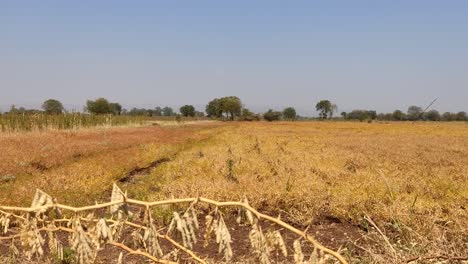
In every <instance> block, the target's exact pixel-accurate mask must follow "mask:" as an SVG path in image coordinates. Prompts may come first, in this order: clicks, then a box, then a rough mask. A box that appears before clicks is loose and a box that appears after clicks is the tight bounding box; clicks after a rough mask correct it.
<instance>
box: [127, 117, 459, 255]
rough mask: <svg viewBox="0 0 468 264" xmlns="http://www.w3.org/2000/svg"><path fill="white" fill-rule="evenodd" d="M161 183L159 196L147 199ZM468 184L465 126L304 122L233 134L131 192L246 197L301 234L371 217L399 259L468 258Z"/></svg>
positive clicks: (250, 127)
mask: <svg viewBox="0 0 468 264" xmlns="http://www.w3.org/2000/svg"><path fill="white" fill-rule="evenodd" d="M155 184H156V185H158V186H159V187H160V189H161V191H160V192H158V193H154V192H149V191H148V186H151V185H155ZM467 186H468V124H466V123H458V124H451V123H416V124H411V123H385V124H384V123H374V124H367V123H348V122H346V123H345V122H307V123H305V122H304V123H300V122H297V123H273V124H271V123H249V124H239V125H238V126H237V127H227V128H225V129H224V130H223V132H222V133H219V134H218V135H217V136H216V137H214V138H211V139H209V142H204V143H203V144H200V145H199V146H194V147H192V148H189V149H187V150H185V151H182V152H180V153H178V155H177V157H176V158H175V159H173V160H172V161H171V162H168V163H165V164H164V165H162V166H160V167H159V168H157V169H156V170H154V171H153V173H152V175H150V176H148V177H145V178H144V179H143V180H142V182H141V183H140V184H137V186H135V187H134V188H133V189H130V190H129V191H130V192H131V193H139V195H140V196H145V195H146V196H147V197H149V199H156V198H162V197H171V196H173V197H187V196H197V195H200V196H205V197H210V198H213V199H220V200H228V199H230V200H232V199H240V198H242V197H243V196H244V195H245V196H247V197H248V198H249V201H251V203H252V205H253V206H255V207H257V208H260V209H262V210H266V211H268V212H274V213H280V214H281V215H282V217H284V218H286V219H288V221H289V222H290V223H293V224H295V225H298V226H304V227H305V226H307V225H309V224H318V223H323V222H327V221H330V220H329V219H336V220H333V221H339V222H342V223H346V222H349V223H352V224H354V225H356V226H359V227H360V228H361V229H363V230H364V231H366V232H371V231H376V230H375V228H374V227H373V226H372V225H370V224H369V223H368V221H366V220H365V218H364V216H365V215H369V216H370V218H371V219H373V220H374V221H375V222H376V223H377V226H380V229H382V230H383V231H382V233H384V234H386V236H388V237H389V238H390V241H391V243H392V244H393V247H394V248H396V249H395V250H396V251H397V253H398V259H399V260H398V261H401V259H403V256H413V255H414V254H419V255H420V254H431V253H440V252H445V254H449V255H452V256H457V255H458V256H459V255H466V252H467V251H468V248H467V244H466V241H467V239H468V230H467V227H468V214H467V211H466V210H467V206H466V205H467V204H468V188H467ZM376 234H377V232H376ZM377 235H378V237H380V238H378V239H379V243H381V244H382V247H383V248H384V253H382V252H379V253H375V255H379V254H384V255H386V256H388V257H390V259H392V260H395V257H394V254H393V253H392V252H391V251H392V250H389V251H388V252H386V251H387V248H388V247H387V246H386V243H385V239H383V238H382V237H381V236H380V235H379V234H377ZM381 238H382V239H381ZM380 239H381V241H380ZM463 241H465V242H463ZM424 244H425V245H428V246H425V247H422V246H421V245H424ZM367 253H368V252H367ZM373 254H374V253H373ZM375 259H377V258H375ZM385 261H388V259H385ZM398 261H396V260H395V262H398Z"/></svg>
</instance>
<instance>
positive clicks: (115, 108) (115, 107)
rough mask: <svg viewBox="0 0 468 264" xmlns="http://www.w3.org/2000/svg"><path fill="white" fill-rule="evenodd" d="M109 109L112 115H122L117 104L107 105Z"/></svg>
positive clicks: (120, 107) (120, 108)
mask: <svg viewBox="0 0 468 264" xmlns="http://www.w3.org/2000/svg"><path fill="white" fill-rule="evenodd" d="M109 107H110V109H111V112H112V114H114V115H121V114H122V106H121V105H120V104H119V103H109Z"/></svg>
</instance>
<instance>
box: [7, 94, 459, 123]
mask: <svg viewBox="0 0 468 264" xmlns="http://www.w3.org/2000/svg"><path fill="white" fill-rule="evenodd" d="M83 110H84V112H86V113H89V114H95V115H105V114H107V115H128V116H148V117H158V116H165V117H177V116H184V117H205V116H206V117H207V118H211V119H222V120H230V121H233V120H237V121H259V120H266V121H278V120H290V121H294V120H305V119H316V118H312V117H302V116H299V115H298V114H297V113H296V109H295V108H294V107H286V108H284V109H282V110H273V109H269V110H268V111H266V112H264V113H254V112H252V111H250V110H249V109H248V108H245V107H244V105H243V104H242V101H241V99H240V98H239V97H237V96H226V97H220V98H214V99H213V100H211V101H210V102H208V104H207V105H206V107H205V111H204V112H203V111H197V110H196V109H195V107H194V106H193V105H183V106H181V107H180V108H179V109H178V110H179V111H178V112H176V111H175V110H174V109H173V108H171V107H169V106H165V107H159V106H158V107H155V108H153V109H146V108H131V109H130V110H127V109H124V108H123V107H122V105H121V104H119V103H116V102H110V101H109V100H107V99H105V98H97V99H95V100H88V101H87V102H86V104H85V106H84V109H83ZM315 110H316V111H317V112H318V119H321V120H326V119H345V120H359V121H372V120H385V121H418V120H422V121H468V115H467V113H466V112H463V111H461V112H457V113H451V112H445V113H442V114H441V113H440V112H439V111H437V110H435V109H431V110H429V111H424V110H423V108H422V107H419V106H410V107H408V109H407V111H406V112H403V111H401V110H395V111H393V112H391V113H377V111H375V110H360V109H357V110H353V111H350V112H341V114H340V115H339V116H337V115H336V114H337V112H338V106H337V105H336V104H334V103H332V102H331V101H330V100H320V101H319V102H317V103H316V105H315ZM65 112H66V111H65V108H64V106H63V104H62V103H61V102H60V101H59V100H56V99H48V100H46V101H45V102H44V103H43V104H42V110H36V109H25V108H24V107H20V108H16V107H15V106H12V107H11V108H10V111H9V112H7V113H6V114H35V113H44V114H50V115H57V114H63V113H65ZM205 113H206V115H205Z"/></svg>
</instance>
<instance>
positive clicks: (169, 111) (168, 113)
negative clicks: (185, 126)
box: [162, 106, 175, 116]
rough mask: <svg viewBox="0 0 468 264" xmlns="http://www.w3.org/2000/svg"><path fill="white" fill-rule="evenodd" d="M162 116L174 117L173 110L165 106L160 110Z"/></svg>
mask: <svg viewBox="0 0 468 264" xmlns="http://www.w3.org/2000/svg"><path fill="white" fill-rule="evenodd" d="M162 114H163V116H175V113H174V110H173V109H172V108H170V107H169V106H166V107H164V108H163V109H162Z"/></svg>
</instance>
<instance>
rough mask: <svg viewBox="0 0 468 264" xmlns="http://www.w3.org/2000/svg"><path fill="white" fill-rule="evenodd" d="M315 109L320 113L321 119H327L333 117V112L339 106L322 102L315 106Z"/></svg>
mask: <svg viewBox="0 0 468 264" xmlns="http://www.w3.org/2000/svg"><path fill="white" fill-rule="evenodd" d="M315 109H316V110H317V111H318V112H319V116H320V118H321V119H327V118H328V117H330V118H331V117H333V111H335V110H336V109H337V106H336V105H334V104H332V103H331V102H330V101H329V100H321V101H319V102H318V103H317V104H316V105H315Z"/></svg>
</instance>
